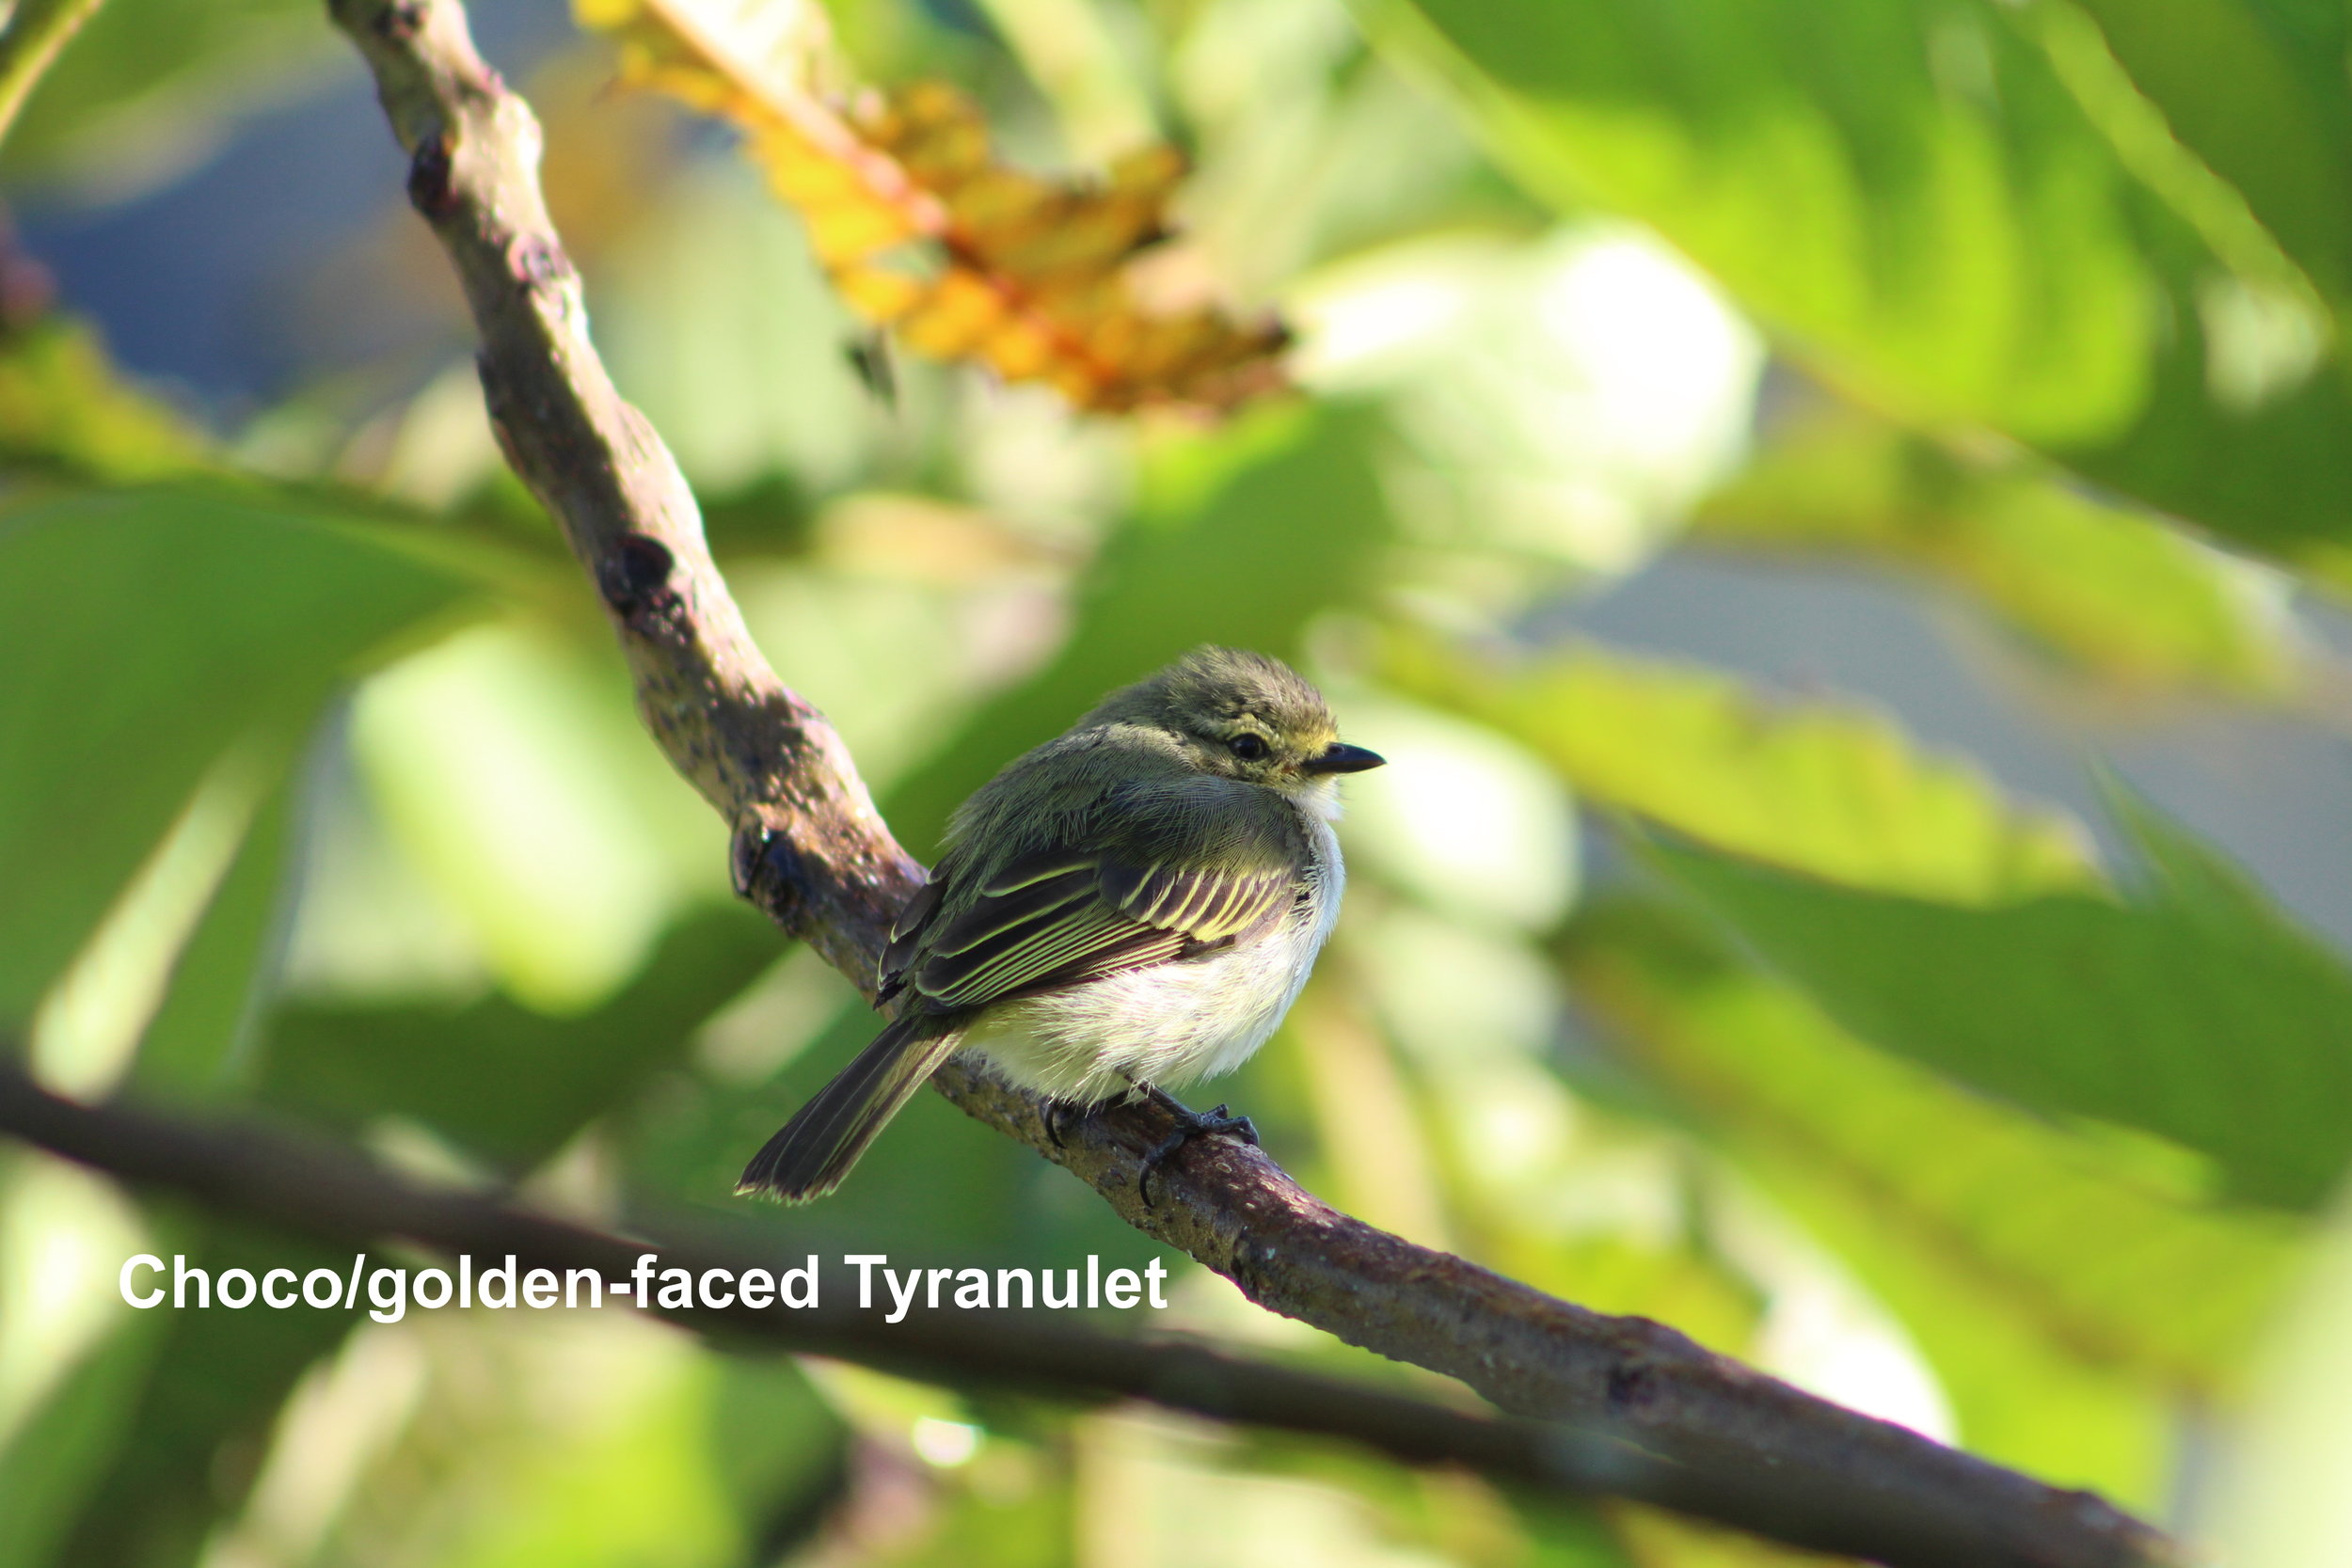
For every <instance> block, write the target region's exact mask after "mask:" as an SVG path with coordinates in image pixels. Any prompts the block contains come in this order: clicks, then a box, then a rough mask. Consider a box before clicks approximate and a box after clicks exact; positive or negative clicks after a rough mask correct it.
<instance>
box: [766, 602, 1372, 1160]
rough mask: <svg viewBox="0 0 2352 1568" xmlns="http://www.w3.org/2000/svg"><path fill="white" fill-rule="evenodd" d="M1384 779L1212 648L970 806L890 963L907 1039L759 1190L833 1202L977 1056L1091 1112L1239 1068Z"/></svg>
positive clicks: (888, 983) (1294, 973)
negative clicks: (1361, 804) (1365, 804)
mask: <svg viewBox="0 0 2352 1568" xmlns="http://www.w3.org/2000/svg"><path fill="white" fill-rule="evenodd" d="M1379 762H1380V759H1379V758H1378V757H1376V756H1375V755H1374V754H1373V753H1372V752H1366V751H1363V750H1362V749H1360V748H1359V747H1354V746H1346V745H1342V744H1341V743H1340V742H1339V739H1338V730H1337V728H1336V726H1335V725H1334V724H1333V723H1332V721H1331V715H1330V711H1329V709H1328V708H1327V707H1326V706H1325V705H1324V701H1323V697H1322V694H1321V693H1319V692H1318V691H1316V690H1315V689H1314V688H1313V687H1312V686H1311V685H1310V684H1309V683H1308V682H1307V681H1306V680H1305V679H1303V678H1302V677H1301V676H1299V675H1298V674H1297V673H1296V672H1295V671H1293V670H1292V669H1291V668H1290V667H1289V666H1288V665H1285V664H1283V663H1281V662H1280V661H1279V660H1277V659H1272V658H1267V657H1264V656H1263V655H1259V654H1250V653H1239V652H1235V651H1233V650H1231V649H1225V648H1201V649H1198V650H1196V651H1195V652H1193V653H1191V654H1188V655H1186V656H1185V657H1184V658H1182V659H1180V660H1178V661H1177V662H1176V663H1175V664H1173V665H1171V666H1169V667H1168V669H1166V670H1163V671H1161V672H1160V673H1158V674H1156V675H1153V676H1152V678H1151V679H1149V680H1146V681H1142V682H1139V683H1137V684H1136V685H1135V686H1131V687H1127V688H1124V689H1120V690H1119V691H1115V692H1113V693H1111V694H1110V695H1109V696H1108V697H1105V698H1104V700H1103V701H1102V703H1100V704H1099V705H1097V706H1096V707H1095V708H1094V710H1093V711H1092V712H1090V713H1089V714H1087V715H1086V717H1084V718H1083V719H1080V720H1079V721H1078V722H1077V723H1076V724H1074V725H1073V726H1072V727H1071V729H1070V730H1069V732H1068V733H1066V734H1064V735H1062V736H1059V737H1057V738H1056V739H1054V740H1050V741H1047V742H1046V743H1045V744H1044V745H1042V746H1040V747H1038V748H1037V749H1036V750H1034V751H1032V752H1028V753H1026V754H1025V755H1024V756H1021V757H1019V758H1016V759H1015V760H1014V761H1013V762H1012V763H1011V764H1010V765H1009V766H1008V767H1007V768H1005V769H1004V771H1003V772H1001V773H999V774H997V775H996V777H995V778H993V779H992V780H990V781H989V782H988V783H987V784H983V785H982V786H981V787H980V788H979V789H978V790H977V792H975V793H974V795H973V796H972V798H971V799H970V800H967V801H965V802H964V803H963V805H962V807H961V809H959V810H958V811H957V813H956V815H955V817H954V819H953V820H952V821H951V822H950V823H949V825H948V829H947V835H946V852H945V853H944V854H943V855H942V856H941V858H940V862H939V865H938V868H937V869H936V870H935V871H934V873H933V874H932V878H931V880H930V883H929V884H928V885H926V886H925V887H924V888H923V889H922V891H920V892H919V893H917V894H916V895H914V898H912V899H910V900H909V901H908V903H907V907H906V909H905V910H904V911H901V913H900V914H899V916H898V922H897V925H896V926H895V927H894V928H893V930H892V933H891V936H892V941H891V944H890V947H889V950H888V951H887V952H886V953H885V954H884V955H883V958H882V974H881V982H882V984H881V998H880V1000H881V1003H882V1005H884V1006H892V1007H893V1008H894V1016H893V1018H892V1021H891V1022H890V1024H889V1026H888V1027H887V1028H885V1029H884V1030H883V1031H882V1034H881V1035H880V1036H878V1037H876V1038H875V1040H874V1042H873V1043H872V1044H871V1045H869V1046H867V1047H866V1050H865V1051H863V1052H862V1053H859V1055H858V1057H857V1058H856V1060H855V1061H853V1062H851V1063H850V1066H849V1067H848V1068H846V1069H843V1070H842V1072H841V1074H840V1076H838V1077H836V1078H835V1079H834V1081H833V1082H832V1083H830V1084H828V1085H825V1087H824V1088H823V1089H821V1090H819V1091H818V1094H817V1096H816V1097H815V1098H814V1099H812V1100H811V1101H809V1102H808V1103H807V1104H806V1105H805V1106H803V1107H802V1109H801V1111H800V1113H799V1114H798V1115H797V1116H795V1117H793V1118H792V1120H791V1121H790V1122H789V1123H788V1124H787V1126H786V1127H785V1128H784V1130H783V1131H782V1132H778V1133H777V1134H776V1135H775V1136H774V1137H773V1138H771V1139H770V1140H769V1143H768V1145H767V1147H766V1148H762V1149H761V1150H760V1151H759V1154H758V1156H757V1157H756V1158H755V1159H754V1160H753V1161H752V1163H751V1164H750V1166H749V1167H748V1168H747V1169H746V1170H745V1171H744V1173H743V1180H742V1190H744V1191H746V1192H751V1191H765V1192H770V1193H773V1194H775V1195H776V1196H780V1197H783V1198H785V1199H786V1200H787V1201H791V1202H800V1201H805V1200H806V1199H809V1198H812V1197H817V1196H822V1195H823V1194H825V1193H828V1192H830V1191H832V1190H833V1189H834V1187H835V1186H837V1185H838V1184H839V1183H840V1181H841V1179H842V1177H844V1176H845V1175H847V1174H848V1172H849V1169H850V1165H851V1164H855V1163H856V1160H857V1158H858V1156H859V1155H860V1154H862V1153H864V1152H865V1150H866V1146H867V1145H868V1144H870V1143H871V1142H873V1140H874V1138H875V1136H876V1135H877V1134H878V1133H880V1132H881V1131H882V1127H883V1126H884V1125H885V1124H886V1123H887V1122H888V1121H889V1120H890V1118H891V1117H893V1116H895V1115H896V1114H897V1113H898V1108H899V1107H900V1106H901V1105H903V1104H905V1103H906V1101H907V1099H908V1098H909V1097H910V1096H911V1095H913V1094H914V1091H915V1090H916V1089H917V1088H919V1087H920V1086H921V1085H922V1084H923V1081H924V1080H925V1079H927V1078H929V1077H930V1073H931V1069H934V1068H936V1067H937V1066H938V1065H939V1063H940V1062H941V1061H943V1060H945V1059H946V1056H947V1055H948V1054H949V1053H953V1052H955V1051H957V1050H959V1049H964V1048H969V1049H972V1050H975V1051H978V1052H980V1053H983V1054H985V1055H986V1056H987V1058H988V1059H989V1061H990V1063H991V1064H992V1066H993V1068H994V1069H996V1071H997V1072H998V1073H999V1074H1000V1075H1002V1076H1004V1077H1006V1078H1009V1079H1010V1080H1011V1081H1012V1082H1014V1083H1016V1084H1020V1085H1023V1086H1025V1087H1028V1088H1032V1089H1036V1090H1038V1091H1040V1092H1041V1093H1044V1094H1049V1095H1052V1096H1054V1097H1056V1098H1057V1099H1060V1100H1064V1101H1073V1102H1076V1103H1080V1104H1092V1103H1094V1102H1096V1101H1101V1100H1103V1099H1104V1098H1106V1097H1107V1096H1109V1095H1111V1094H1114V1093H1118V1092H1120V1091H1122V1090H1125V1089H1127V1088H1130V1087H1132V1086H1135V1085H1145V1084H1157V1085H1166V1084H1169V1083H1183V1082H1188V1081H1190V1080H1192V1079H1196V1078H1200V1077H1205V1076H1209V1075H1211V1074H1214V1073H1217V1072H1226V1071H1230V1070H1232V1069H1233V1068H1235V1067H1238V1066H1239V1065H1240V1064H1241V1063H1242V1061H1243V1060H1245V1059H1246V1058H1247V1057H1248V1055H1249V1053H1251V1052H1252V1051H1255V1050H1256V1049H1257V1048H1258V1046H1259V1045H1261V1044H1263V1042H1264V1040H1265V1037H1267V1036H1268V1035H1270V1034H1272V1033H1273V1031H1274V1026H1275V1025H1276V1024H1277V1023H1278V1022H1280V1020H1281V1016H1282V1014H1283V1012H1284V1011H1286V1010H1287V1009H1288V1008H1289V1006H1290V1004H1291V1001H1292V999H1293V998H1294V997H1295V996H1296V995H1297V992H1298V988H1299V986H1300V985H1301V984H1303V983H1304V981H1305V979H1306V976H1307V972H1308V970H1309V968H1311V966H1312V964H1313V962H1314V956H1315V953H1316V950H1317V949H1318V948H1320V947H1321V945H1322V943H1323V939H1324V937H1325V936H1326V935H1327V933H1328V932H1329V929H1330V925H1331V920H1332V918H1333V917H1334V916H1335V915H1336V914H1337V912H1338V908H1339V895H1340V888H1341V884H1342V881H1343V871H1342V868H1341V864H1340V855H1339V846H1338V844H1337V842H1336V840H1334V839H1333V837H1332V834H1331V830H1330V826H1329V824H1330V820H1331V818H1332V817H1333V816H1336V815H1337V800H1336V796H1335V792H1334V781H1335V776H1336V775H1337V774H1339V773H1343V772H1354V771H1358V770H1359V769H1362V768H1372V767H1376V766H1378V764H1379Z"/></svg>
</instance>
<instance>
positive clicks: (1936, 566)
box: [1690, 409, 2296, 695]
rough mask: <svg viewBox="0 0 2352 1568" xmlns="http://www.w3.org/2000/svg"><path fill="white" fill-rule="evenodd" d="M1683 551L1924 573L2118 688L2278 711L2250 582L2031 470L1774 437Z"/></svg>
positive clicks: (2144, 521)
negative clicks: (2208, 697)
mask: <svg viewBox="0 0 2352 1568" xmlns="http://www.w3.org/2000/svg"><path fill="white" fill-rule="evenodd" d="M1690 537H1691V538H1692V539H1694V540H1696V541H1698V542H1700V543H1704V544H1726V545H1731V546H1742V547H1757V548H1763V549H1772V550H1798V551H1829V550H1840V551H1855V552H1860V553H1865V554H1868V555H1873V556H1878V557H1883V558H1884V559H1886V560H1888V561H1891V562H1897V563H1899V564H1901V565H1904V566H1908V567H1912V568H1915V569H1919V570H1924V571H1925V572H1927V573H1928V574H1930V575H1931V577H1933V578H1935V579H1937V580H1939V581H1943V582H1947V583H1949V584H1952V585H1954V586H1957V587H1959V588H1962V589H1963V590H1965V591H1966V592H1968V593H1970V594H1974V595H1976V597H1977V598H1978V599H1979V600H1980V601H1982V602H1983V603H1984V605H1985V606H1986V607H1987V608H1988V609H1990V610H1992V611H1994V613H1996V614H1998V615H2000V616H2002V617H2004V618H2005V619H2006V620H2008V621H2009V623H2010V625H2011V626H2015V627H2016V628H2017V629H2018V630H2020V631H2022V632H2024V633H2025V634H2026V636H2028V637H2029V638H2031V639H2032V640H2033V641H2035V642H2037V643H2038V644H2040V645H2041V646H2042V647H2044V648H2047V649H2049V650H2051V651H2053V652H2055V653H2057V654H2058V655H2060V656H2061V657H2064V658H2066V659H2068V660H2069V661H2071V662H2072V663H2074V665H2076V666H2077V667H2079V668H2081V669H2083V670H2085V671H2087V672H2089V673H2093V674H2096V675H2098V676H2100V677H2102V678H2104V679H2106V680H2108V681H2111V682H2114V683H2116V684H2118V685H2122V686H2126V687H2131V688H2149V687H2154V688H2165V687H2180V686H2192V687H2204V688H2211V689H2220V690H2224V691H2229V692H2234V693H2244V694H2249V695H2276V694H2279V693H2280V692H2282V691H2284V690H2285V689H2286V688H2287V686H2288V684H2289V682H2290V681H2291V679H2292V677H2293V675H2294V673H2295V669H2296V650H2295V647H2294V643H2293V640H2292V638H2291V637H2290V636H2289V635H2288V633H2289V629H2290V626H2291V623H2290V622H2289V620H2288V619H2287V617H2286V616H2285V615H2284V614H2283V613H2282V612H2281V610H2280V606H2279V604H2278V603H2277V595H2275V594H2267V593H2265V592H2263V591H2262V590H2261V587H2260V585H2259V583H2258V582H2257V581H2256V580H2255V572H2254V570H2253V569H2252V568H2249V567H2248V566H2246V565H2245V564H2243V563H2240V562H2234V561H2233V560H2231V559H2230V558H2228V557H2226V556H2223V555H2221V554H2220V553H2219V552H2217V551H2216V550H2213V549H2211V548H2208V547H2206V546H2203V545H2201V544H2200V543H2198V542H2197V541H2196V540H2194V539H2192V538H2190V537H2189V536H2188V535H2187V534H2185V533H2184V532H2183V531H2180V530H2179V529H2177V528H2174V527H2172V526H2170V525H2169V524H2168V523H2166V522H2164V521H2163V520H2162V519H2159V518H2157V517H2154V516H2153V515H2149V514H2146V513H2142V512H2137V511H2135V510H2132V509H2129V508H2125V507H2121V506H2114V505H2109V504H2106V502H2103V501H2101V500H2099V499H2095V498H2093V497H2091V496H2089V495H2086V494H2084V493H2083V492H2082V490H2081V489H2080V488H2079V487H2078V486H2074V485H2070V484H2067V483H2062V482H2061V481H2060V480H2059V479H2058V477H2057V476H2055V475H2052V474H2050V473H2048V472H2047V471H2046V470H2045V469H2043V468H2042V466H2040V465H2037V464H2032V463H2025V462H2018V461H2014V460H2011V459H2009V458H2007V457H1997V458H1996V457H1992V456H1983V455H1977V454H1971V455H1967V456H1963V455H1961V454H1959V453H1956V452H1954V451H1951V450H1950V449H1949V448H1947V447H1946V446H1944V445H1942V444H1940V443H1937V442H1934V441H1931V440H1928V439H1925V438H1923V437H1920V436H1913V435H1908V434H1906V433H1904V432H1902V431H1901V430H1899V429H1898V428H1896V427H1894V426H1892V425H1888V424H1885V423H1883V422H1881V421H1878V420H1870V419H1868V418H1867V417H1863V416H1861V415H1859V414H1858V413H1856V412H1854V411H1852V410H1845V409H1841V410H1838V411H1836V412H1829V411H1824V412H1823V413H1821V414H1820V415H1818V416H1816V417H1814V418H1811V419H1809V420H1806V421H1804V423H1802V424H1798V425H1796V426H1794V427H1793V428H1791V429H1789V430H1788V431H1786V432H1785V433H1783V434H1782V435H1780V436H1777V437H1776V438H1775V439H1774V441H1773V442H1772V446H1771V447H1770V448H1768V449H1767V450H1766V451H1765V452H1764V453H1763V454H1762V455H1761V456H1760V457H1759V458H1758V459H1757V460H1756V463H1755V464H1754V465H1753V466H1752V467H1750V468H1749V469H1748V470H1747V471H1746V472H1745V473H1743V474H1741V475H1740V477H1739V478H1738V479H1736V480H1734V481H1733V482H1732V483H1729V484H1727V485H1725V486H1724V488H1723V489H1721V490H1719V491H1717V492H1716V493H1715V494H1714V495H1712V496H1710V497H1708V499H1707V500H1706V501H1705V502H1704V503H1703V504H1702V505H1701V507H1700V508H1699V511H1698V514H1697V515H1696V516H1695V517H1694V518H1693V519H1692V531H1691V534H1690Z"/></svg>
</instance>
